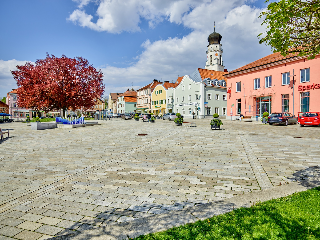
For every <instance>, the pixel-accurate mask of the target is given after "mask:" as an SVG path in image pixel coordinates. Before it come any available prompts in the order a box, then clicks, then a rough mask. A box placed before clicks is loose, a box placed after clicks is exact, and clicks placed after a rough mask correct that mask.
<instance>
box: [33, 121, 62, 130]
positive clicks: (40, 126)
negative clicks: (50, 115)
mask: <svg viewBox="0 0 320 240" xmlns="http://www.w3.org/2000/svg"><path fill="white" fill-rule="evenodd" d="M52 128H57V123H56V122H32V123H31V130H45V129H52Z"/></svg>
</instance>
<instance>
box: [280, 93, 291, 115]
mask: <svg viewBox="0 0 320 240" xmlns="http://www.w3.org/2000/svg"><path fill="white" fill-rule="evenodd" d="M281 98H282V112H289V94H282V95H281Z"/></svg>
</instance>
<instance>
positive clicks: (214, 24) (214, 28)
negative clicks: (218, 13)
mask: <svg viewBox="0 0 320 240" xmlns="http://www.w3.org/2000/svg"><path fill="white" fill-rule="evenodd" d="M213 31H214V32H215V31H216V21H214V22H213Z"/></svg>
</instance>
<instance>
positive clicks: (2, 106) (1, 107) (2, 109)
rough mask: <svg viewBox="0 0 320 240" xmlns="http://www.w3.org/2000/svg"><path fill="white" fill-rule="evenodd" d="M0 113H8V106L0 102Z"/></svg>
mask: <svg viewBox="0 0 320 240" xmlns="http://www.w3.org/2000/svg"><path fill="white" fill-rule="evenodd" d="M0 113H9V105H8V104H5V103H4V102H2V101H0Z"/></svg>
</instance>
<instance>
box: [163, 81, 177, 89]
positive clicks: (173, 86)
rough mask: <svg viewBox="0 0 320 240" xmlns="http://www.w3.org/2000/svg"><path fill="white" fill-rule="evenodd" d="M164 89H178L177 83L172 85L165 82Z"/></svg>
mask: <svg viewBox="0 0 320 240" xmlns="http://www.w3.org/2000/svg"><path fill="white" fill-rule="evenodd" d="M163 87H164V88H165V89H168V88H171V87H172V88H175V87H176V83H170V82H166V81H165V82H164V83H163Z"/></svg>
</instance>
